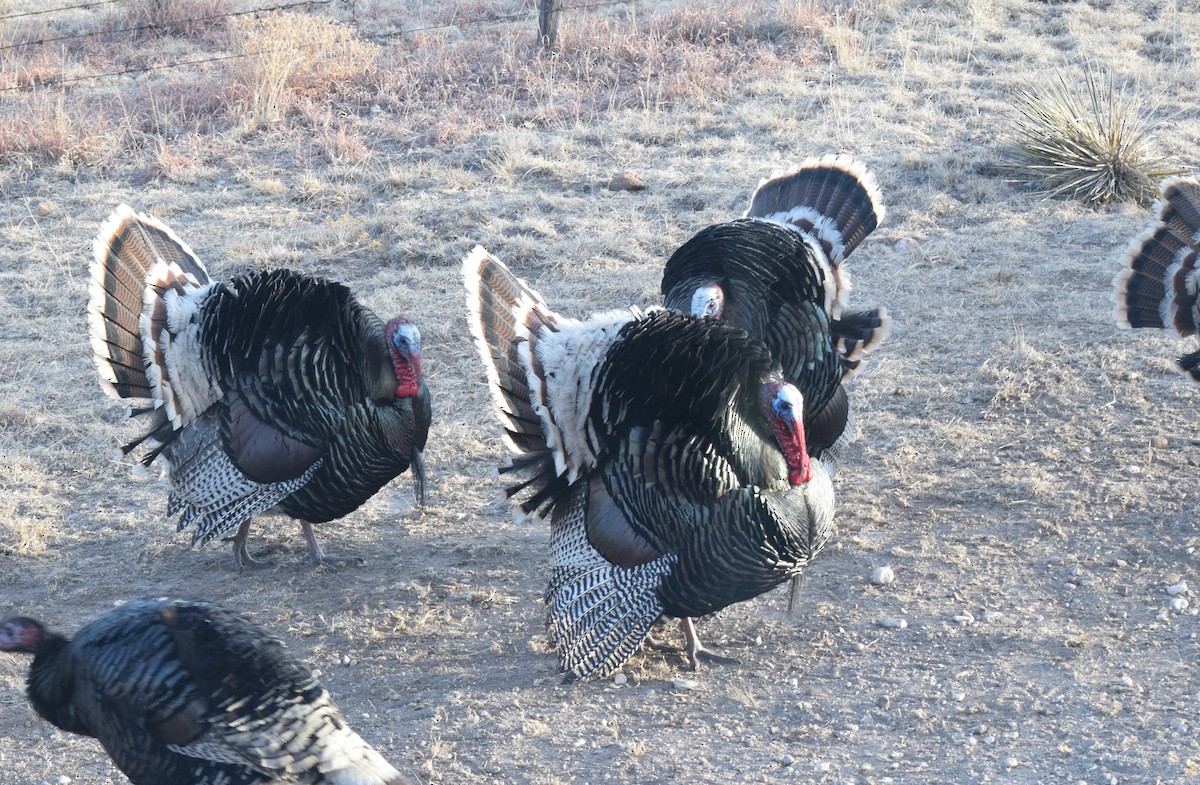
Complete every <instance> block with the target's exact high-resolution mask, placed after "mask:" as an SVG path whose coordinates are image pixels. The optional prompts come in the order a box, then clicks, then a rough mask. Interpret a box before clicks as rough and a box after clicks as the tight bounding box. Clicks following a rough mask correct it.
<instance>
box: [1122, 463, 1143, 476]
mask: <svg viewBox="0 0 1200 785" xmlns="http://www.w3.org/2000/svg"><path fill="white" fill-rule="evenodd" d="M1125 471H1126V472H1128V473H1129V474H1141V473H1142V467H1141V466H1138V465H1137V464H1136V463H1131V464H1129V465H1128V466H1126V467H1125Z"/></svg>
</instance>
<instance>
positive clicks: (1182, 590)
mask: <svg viewBox="0 0 1200 785" xmlns="http://www.w3.org/2000/svg"><path fill="white" fill-rule="evenodd" d="M1187 593H1188V587H1187V581H1180V582H1179V583H1172V584H1171V585H1170V586H1168V587H1167V594H1170V595H1171V596H1172V597H1174V596H1176V595H1179V594H1187Z"/></svg>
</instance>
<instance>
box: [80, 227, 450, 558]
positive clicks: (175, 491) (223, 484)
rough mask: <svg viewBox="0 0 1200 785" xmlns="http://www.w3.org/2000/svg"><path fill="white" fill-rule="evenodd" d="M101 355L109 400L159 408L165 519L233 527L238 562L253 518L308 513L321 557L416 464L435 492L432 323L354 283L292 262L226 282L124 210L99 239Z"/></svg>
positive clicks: (202, 536)
mask: <svg viewBox="0 0 1200 785" xmlns="http://www.w3.org/2000/svg"><path fill="white" fill-rule="evenodd" d="M93 250H94V255H95V261H94V262H93V263H92V282H91V300H90V302H89V304H88V323H89V327H90V333H91V339H92V350H93V354H94V356H95V361H96V367H97V369H98V371H99V373H100V381H101V384H102V386H103V387H104V389H105V390H106V391H107V392H108V394H109V395H111V396H112V397H114V398H116V399H118V400H120V401H122V402H125V403H127V404H128V405H130V406H132V407H135V408H134V411H133V413H134V414H150V415H151V420H150V428H149V430H148V431H147V432H146V434H145V435H143V436H142V437H141V438H139V439H137V440H135V441H133V442H132V443H130V444H128V445H126V447H125V452H126V453H129V452H131V451H132V450H134V449H135V448H136V447H137V446H138V445H139V444H141V445H144V446H145V448H146V452H145V454H144V456H143V459H142V461H143V463H145V464H147V465H149V464H150V463H151V462H152V461H154V459H155V458H157V457H158V456H159V455H162V457H163V458H164V459H165V460H166V462H167V464H168V469H169V472H170V478H171V493H170V499H169V502H168V505H167V514H168V515H176V514H178V515H179V529H180V530H183V529H185V528H187V527H191V528H192V531H193V534H192V542H193V544H195V543H197V542H199V543H201V544H202V545H203V544H206V543H208V542H211V541H213V540H217V539H221V538H227V537H228V536H229V535H232V539H233V555H234V562H235V564H236V566H237V568H238V570H239V571H241V570H243V569H245V567H246V566H250V567H261V566H269V565H265V564H264V563H262V562H258V561H256V560H254V559H252V558H251V557H250V555H249V553H248V552H247V550H246V536H247V534H248V531H249V527H250V521H251V519H252V518H253V517H254V516H256V515H258V514H259V513H263V512H266V511H268V510H273V509H274V510H276V511H279V512H282V513H284V514H286V515H288V516H290V517H292V518H295V519H297V520H299V521H300V526H301V530H302V532H303V534H304V538H305V540H306V542H307V543H308V548H309V555H310V557H311V559H312V561H313V563H314V564H315V565H321V564H336V563H340V562H344V561H351V560H353V561H361V560H358V559H349V558H344V557H335V556H329V555H325V554H323V553H322V552H321V548H320V546H319V545H318V544H317V540H316V537H315V536H314V535H313V531H312V524H314V523H323V522H326V521H331V520H334V519H336V518H340V517H342V516H344V515H347V514H349V513H350V512H352V511H354V510H355V509H357V508H358V507H359V506H360V505H362V504H363V502H365V501H366V500H367V499H369V498H370V497H371V496H373V495H374V494H375V493H376V492H377V491H378V490H379V489H380V488H382V487H383V486H384V484H386V483H387V482H388V481H389V480H391V479H392V478H393V477H396V476H397V475H399V474H400V473H402V472H404V471H405V470H406V469H408V468H409V467H410V466H411V467H412V470H413V481H414V485H415V491H416V497H417V502H418V504H420V503H423V501H424V479H425V468H424V463H423V461H422V458H421V450H422V449H424V447H425V440H426V436H427V435H428V433H429V421H430V418H431V408H430V399H429V391H428V389H427V388H426V386H425V381H424V378H423V377H422V374H421V334H420V332H419V331H418V330H417V328H416V326H415V325H413V324H411V323H409V321H408V320H407V319H403V318H400V317H397V318H394V319H392V320H391V321H389V322H388V323H387V324H386V325H385V324H384V323H383V322H382V321H381V320H380V319H379V317H377V316H376V315H375V314H374V313H373V312H372V311H370V310H368V309H367V308H364V307H363V306H361V305H359V303H358V302H357V301H356V300H355V299H354V296H353V295H352V294H351V293H350V290H349V289H347V288H346V287H345V286H343V285H342V284H339V283H335V282H333V281H328V280H325V279H322V278H315V277H312V276H309V275H304V274H302V273H297V272H292V271H290V270H270V271H254V272H247V273H244V274H241V275H237V276H235V277H233V278H231V279H230V280H228V281H224V282H214V281H212V280H211V279H210V278H209V275H208V273H207V272H206V271H205V269H204V265H202V264H201V263H200V260H199V259H198V258H197V257H196V255H195V254H194V253H193V252H192V249H191V248H189V247H188V246H187V244H186V243H184V242H183V241H182V240H180V239H179V238H178V237H176V236H175V233H174V232H172V231H171V230H170V229H169V228H168V227H167V226H166V225H165V224H163V223H162V222H160V221H158V220H156V219H154V218H152V217H150V216H148V215H145V214H140V213H134V212H133V210H132V209H130V208H129V207H127V206H125V205H122V206H121V207H119V208H117V210H116V212H114V213H113V214H112V215H111V216H110V217H109V219H108V220H107V221H106V222H105V224H104V226H103V227H102V228H101V230H100V234H99V235H98V236H97V237H96V240H95V243H94V249H93Z"/></svg>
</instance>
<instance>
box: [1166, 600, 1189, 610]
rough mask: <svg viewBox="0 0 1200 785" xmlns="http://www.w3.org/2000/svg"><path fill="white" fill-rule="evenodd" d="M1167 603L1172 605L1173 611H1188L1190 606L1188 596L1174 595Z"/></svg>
mask: <svg viewBox="0 0 1200 785" xmlns="http://www.w3.org/2000/svg"><path fill="white" fill-rule="evenodd" d="M1167 605H1170V606H1171V610H1173V611H1186V610H1187V606H1188V601H1187V597H1172V598H1171V599H1170V600H1169V601H1168V602H1167Z"/></svg>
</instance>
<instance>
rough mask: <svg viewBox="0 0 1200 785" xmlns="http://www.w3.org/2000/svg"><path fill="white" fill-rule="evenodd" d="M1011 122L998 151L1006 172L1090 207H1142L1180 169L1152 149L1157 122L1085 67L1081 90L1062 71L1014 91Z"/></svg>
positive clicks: (1109, 78)
mask: <svg viewBox="0 0 1200 785" xmlns="http://www.w3.org/2000/svg"><path fill="white" fill-rule="evenodd" d="M1010 120H1011V127H1010V128H1009V129H1008V132H1007V133H1006V134H1004V136H1003V137H1002V140H1003V147H1002V149H1001V152H1002V154H1003V155H1004V156H1005V158H1006V159H1007V162H1008V169H1009V171H1011V172H1012V174H1013V175H1014V179H1018V180H1020V181H1022V182H1031V183H1032V184H1033V185H1034V187H1035V188H1037V189H1038V191H1039V192H1041V193H1044V194H1046V195H1047V196H1061V195H1066V196H1071V197H1074V198H1076V199H1080V200H1082V201H1084V202H1087V203H1089V204H1092V205H1094V206H1102V205H1106V204H1108V203H1110V202H1113V201H1134V202H1138V203H1141V204H1148V203H1149V202H1150V201H1152V200H1153V199H1154V198H1155V197H1156V196H1157V195H1158V183H1159V181H1161V180H1162V179H1163V178H1164V177H1168V176H1170V175H1173V174H1180V173H1181V172H1182V171H1183V170H1182V169H1179V168H1178V167H1176V166H1173V165H1172V164H1171V163H1170V161H1169V160H1168V159H1167V158H1166V157H1165V156H1160V155H1155V154H1154V153H1153V152H1151V150H1150V144H1149V141H1150V133H1151V131H1153V130H1154V128H1155V127H1156V126H1157V125H1158V122H1157V121H1152V120H1150V119H1149V117H1148V116H1147V115H1146V114H1145V113H1143V111H1142V106H1141V102H1140V101H1139V100H1138V99H1137V97H1136V96H1135V95H1133V94H1131V93H1127V92H1126V91H1125V90H1124V89H1121V90H1118V89H1117V86H1116V80H1115V79H1114V78H1113V75H1112V73H1111V72H1110V73H1108V74H1107V75H1106V76H1105V75H1098V74H1097V73H1096V72H1095V71H1093V70H1092V69H1091V68H1090V67H1089V68H1087V70H1086V71H1085V73H1084V87H1083V89H1079V88H1077V87H1072V86H1071V85H1070V84H1068V82H1067V78H1066V76H1065V75H1064V74H1063V73H1062V72H1061V71H1056V72H1055V73H1054V74H1053V75H1052V76H1050V77H1048V78H1047V79H1046V80H1045V81H1044V82H1043V83H1042V84H1040V85H1030V86H1027V87H1023V88H1020V89H1018V90H1017V91H1016V94H1015V96H1014V101H1013V111H1012V115H1011V117H1010Z"/></svg>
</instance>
